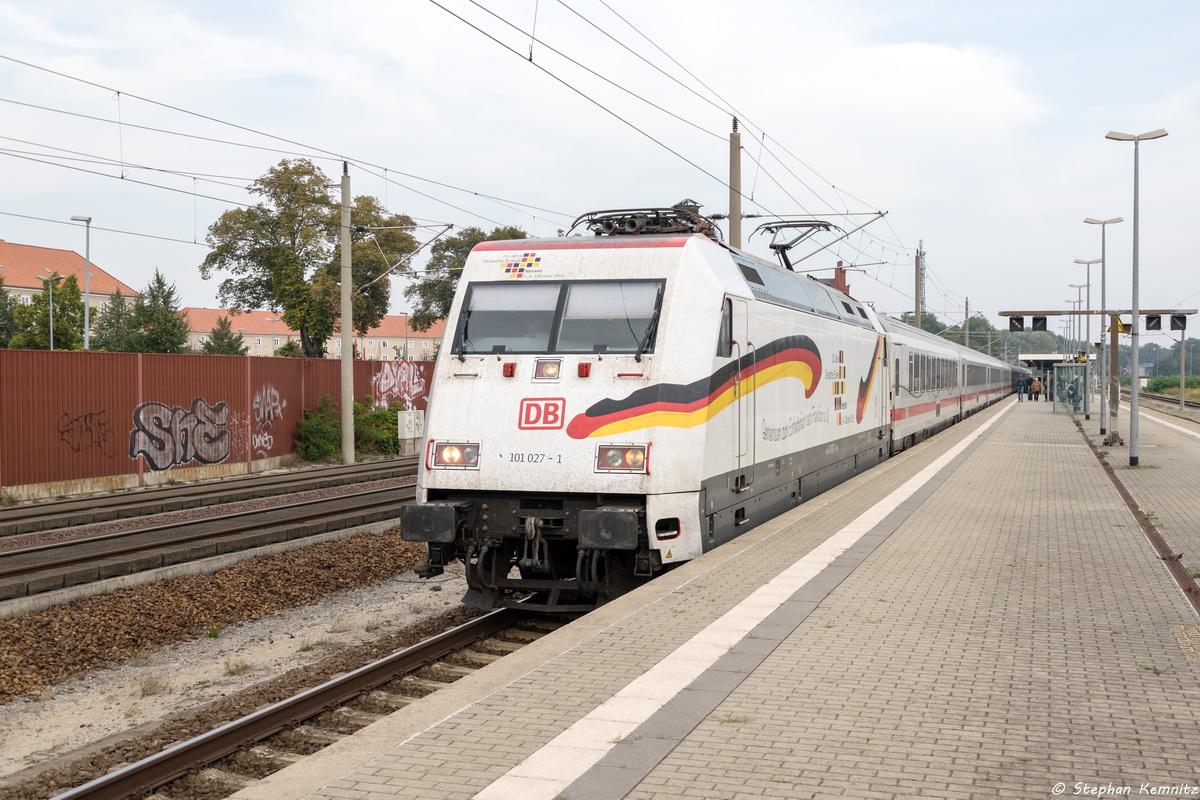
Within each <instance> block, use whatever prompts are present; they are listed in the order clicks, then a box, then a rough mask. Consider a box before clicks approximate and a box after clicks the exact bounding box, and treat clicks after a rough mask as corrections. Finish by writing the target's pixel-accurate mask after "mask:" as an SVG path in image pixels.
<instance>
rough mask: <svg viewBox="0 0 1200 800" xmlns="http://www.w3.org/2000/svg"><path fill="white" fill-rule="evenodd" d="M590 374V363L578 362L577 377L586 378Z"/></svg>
mask: <svg viewBox="0 0 1200 800" xmlns="http://www.w3.org/2000/svg"><path fill="white" fill-rule="evenodd" d="M591 374H592V363H591V362H590V361H580V362H579V377H581V378H586V377H588V376H590V375H591Z"/></svg>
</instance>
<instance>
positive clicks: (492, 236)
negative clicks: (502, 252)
mask: <svg viewBox="0 0 1200 800" xmlns="http://www.w3.org/2000/svg"><path fill="white" fill-rule="evenodd" d="M528 236H529V234H527V233H525V231H523V230H521V229H520V228H514V227H512V226H504V227H500V228H494V229H493V230H492V232H491V233H487V234H485V233H484V232H483V231H482V230H480V229H479V228H464V229H463V230H462V231H461V232H460V233H458V234H456V235H454V236H447V237H446V238H444V239H439V240H438V241H436V242H435V243H434V245H433V247H432V248H430V257H429V264H428V266H427V267H426V269H425V277H424V278H422V279H421V280H419V281H416V282H415V283H413V284H412V285H410V286H409V287H408V288H406V289H405V290H404V296H405V297H407V298H408V299H410V300H412V299H414V298H415V299H416V302H415V303H414V304H413V313H412V320H411V326H412V329H413V330H414V331H427V330H429V328H430V327H432V326H433V323H435V322H437V321H438V320H439V319H445V318H446V315H448V314H449V313H450V304H451V303H453V302H454V291H455V289H456V288H458V279H459V276H461V275H462V269H463V266H464V265H465V264H466V263H467V256H468V255H469V254H470V252H471V249H472V248H473V247H475V245H477V244H479V243H480V242H494V241H502V240H505V239H525V238H527V237H528Z"/></svg>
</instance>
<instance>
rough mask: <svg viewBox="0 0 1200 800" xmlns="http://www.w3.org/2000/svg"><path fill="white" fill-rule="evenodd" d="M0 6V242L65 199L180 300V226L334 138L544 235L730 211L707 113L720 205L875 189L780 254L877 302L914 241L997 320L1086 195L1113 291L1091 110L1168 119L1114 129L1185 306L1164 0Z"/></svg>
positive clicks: (46, 238)
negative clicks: (808, 253)
mask: <svg viewBox="0 0 1200 800" xmlns="http://www.w3.org/2000/svg"><path fill="white" fill-rule="evenodd" d="M0 19H3V20H4V25H3V26H0V57H2V58H0V137H2V138H0V239H4V240H7V241H9V242H18V243H22V244H33V245H40V246H45V247H53V248H64V249H72V250H76V251H78V252H80V253H82V252H83V249H84V230H83V228H82V226H80V225H79V224H78V223H71V222H69V219H70V217H71V216H72V215H88V216H91V217H93V220H94V222H93V228H92V243H91V251H92V257H93V259H94V260H95V262H96V263H97V264H99V265H100V266H101V267H103V268H104V269H106V270H108V271H109V272H112V273H113V274H114V275H116V276H117V277H119V278H121V279H122V280H124V281H125V282H126V283H128V284H130V285H131V286H133V287H134V288H137V289H141V288H143V287H144V286H145V285H146V283H147V281H148V280H149V279H150V277H151V276H152V275H153V271H154V270H155V269H156V268H157V269H159V270H161V271H162V272H163V273H164V274H166V275H167V277H168V279H170V280H172V281H174V282H175V283H176V285H177V287H178V288H179V290H180V294H181V296H182V299H183V302H184V304H185V305H197V306H208V307H216V305H217V301H216V281H204V280H201V279H200V278H199V275H198V273H197V266H198V265H199V263H200V262H201V261H202V259H203V258H204V255H205V253H206V252H207V249H206V248H205V247H204V245H203V242H204V237H205V234H206V231H207V228H208V226H209V225H210V224H212V222H213V221H214V220H215V219H216V218H217V217H218V216H219V215H220V214H221V212H223V211H225V210H227V209H229V208H232V207H235V205H236V204H237V203H244V202H247V201H248V195H247V194H246V192H245V191H244V187H245V186H246V185H247V184H249V183H250V182H251V181H252V180H254V179H255V178H257V177H259V176H261V175H262V174H263V173H264V172H265V171H266V170H267V169H269V168H270V167H271V166H273V165H275V164H277V163H278V162H279V161H280V160H281V159H283V158H288V157H300V156H303V157H308V158H312V159H313V160H315V161H316V162H317V163H318V164H319V165H320V166H321V168H322V169H323V170H324V171H325V172H326V174H328V175H329V176H330V177H331V179H335V180H336V178H337V176H338V175H339V174H340V172H341V161H342V159H343V158H345V159H348V160H349V161H350V165H351V166H350V173H351V178H352V181H353V191H354V193H355V194H372V195H375V196H377V197H379V198H380V199H381V200H383V201H384V202H385V203H386V205H387V207H388V208H389V209H391V210H393V211H396V212H402V213H406V214H409V215H410V216H412V217H414V218H417V219H419V220H420V221H421V222H424V223H429V224H434V223H448V224H453V225H455V226H459V227H462V226H469V225H475V226H479V227H483V228H485V229H490V228H492V227H494V226H496V225H518V226H520V227H522V228H524V229H525V230H527V231H529V232H530V233H531V234H534V235H538V236H554V235H556V233H557V231H558V230H560V229H562V228H566V227H569V225H570V223H571V221H572V220H573V219H574V218H575V217H576V216H577V215H579V214H581V213H583V212H586V211H589V210H597V209H611V208H628V207H646V206H666V205H671V204H673V203H675V202H676V201H678V200H680V199H682V198H684V197H690V198H694V199H695V200H697V201H699V202H701V203H702V204H703V205H704V207H705V211H707V212H709V213H719V212H724V211H726V210H728V209H727V206H728V189H727V188H726V187H725V185H724V183H723V181H724V180H725V179H726V178H727V174H728V151H729V148H728V144H727V135H728V131H729V129H730V120H731V117H732V116H734V115H735V114H736V116H738V117H739V118H740V120H741V127H742V131H743V139H742V142H743V146H744V154H743V161H742V171H743V191H744V192H745V194H747V195H748V196H750V197H752V200H750V201H747V202H746V203H745V207H744V209H743V210H744V211H746V212H754V213H762V214H782V215H797V216H817V217H820V218H822V219H828V220H829V221H831V222H833V223H834V224H837V225H840V226H841V227H843V228H846V229H849V228H852V227H854V226H855V225H858V224H860V223H861V222H862V221H863V220H865V219H866V218H865V217H843V216H839V215H840V214H842V213H845V212H850V213H861V212H870V211H886V212H887V216H886V217H885V218H884V219H883V220H881V221H878V222H875V223H873V224H872V225H870V226H868V227H867V228H866V229H864V230H863V231H862V232H861V233H859V234H855V235H853V236H851V237H850V238H849V239H848V240H846V241H845V242H844V243H842V244H840V245H838V246H836V247H833V248H830V249H829V250H827V251H825V252H824V253H822V254H820V255H817V256H814V257H812V258H810V259H808V260H807V261H806V262H804V266H807V267H810V268H812V269H827V268H829V267H830V266H832V265H833V263H835V262H836V261H837V260H839V259H840V260H842V261H843V262H845V263H846V264H853V265H862V266H861V270H862V271H861V272H855V273H852V275H851V278H850V284H851V292H852V294H854V295H855V296H856V297H858V298H859V299H862V300H866V301H871V302H873V303H874V304H875V305H876V307H878V308H880V309H882V310H886V311H893V312H900V311H903V310H909V309H911V308H912V304H913V300H912V295H913V268H912V264H913V257H914V253H915V251H916V249H917V247H918V243H919V242H923V243H924V244H923V246H924V249H925V251H926V253H927V257H926V263H927V266H928V269H929V275H928V277H927V284H926V288H927V298H926V307H927V308H928V309H929V310H931V311H933V312H934V313H936V314H938V315H939V316H941V317H943V318H944V319H947V320H948V321H954V320H958V319H961V317H962V314H963V307H964V303H965V301H966V299H967V298H969V301H970V308H971V311H972V312H976V311H980V312H983V313H985V314H986V315H988V317H989V318H990V319H991V320H992V322H993V323H994V324H996V325H997V326H1001V325H1003V324H1004V323H1002V321H1001V320H1000V318H999V317H997V316H996V312H997V311H1001V310H1016V309H1053V308H1065V307H1067V306H1068V304H1067V303H1066V302H1065V301H1066V300H1068V299H1072V300H1073V299H1074V298H1075V296H1076V294H1077V291H1076V290H1075V289H1072V288H1069V286H1068V284H1071V283H1076V284H1082V283H1084V282H1085V280H1086V278H1085V274H1086V273H1085V267H1082V266H1078V265H1076V264H1074V263H1073V261H1074V260H1075V259H1084V260H1087V259H1095V258H1099V257H1100V254H1101V253H1100V229H1099V228H1098V226H1091V225H1085V224H1084V223H1083V219H1084V218H1085V217H1097V218H1101V219H1107V218H1112V217H1118V216H1120V217H1124V218H1125V220H1126V221H1125V222H1124V223H1121V224H1117V225H1112V226H1109V227H1108V248H1107V256H1108V269H1107V273H1108V290H1109V292H1108V296H1109V306H1110V307H1113V306H1121V307H1128V306H1129V304H1130V303H1131V283H1132V281H1131V275H1132V273H1131V262H1132V232H1133V231H1132V215H1133V213H1132V212H1133V146H1132V144H1130V143H1119V142H1113V141H1108V140H1106V139H1105V138H1104V135H1105V133H1107V132H1108V131H1110V130H1117V131H1124V132H1128V133H1135V134H1138V133H1144V132H1148V131H1151V130H1154V129H1158V128H1165V129H1166V130H1167V131H1169V133H1170V135H1169V136H1168V137H1166V138H1164V139H1160V140H1155V141H1149V142H1143V143H1142V146H1141V182H1140V187H1141V229H1140V239H1141V258H1140V264H1141V270H1140V272H1141V305H1142V307H1143V308H1148V307H1162V308H1172V307H1184V308H1194V307H1197V306H1200V269H1197V261H1198V260H1200V246H1198V245H1197V244H1196V243H1195V242H1193V241H1191V239H1190V238H1189V236H1190V235H1191V233H1192V231H1193V230H1195V229H1196V228H1197V227H1200V207H1198V205H1200V204H1198V203H1197V200H1196V196H1197V187H1198V186H1200V124H1198V123H1200V59H1197V58H1196V56H1195V47H1196V45H1195V35H1196V33H1197V32H1198V31H1200V5H1198V4H1196V3H1194V2H1192V0H1168V1H1158V0H1147V2H1143V3H1138V4H1129V3H1118V2H1108V1H1107V0H1089V1H1088V2H1075V1H1074V0H1070V1H1068V0H1041V2H1025V0H1015V1H1010V2H1007V3H1003V4H1001V3H995V2H992V3H980V2H972V3H965V2H961V0H946V1H945V2H942V1H941V0H911V1H910V2H907V3H895V2H883V1H882V0H840V2H836V3H815V2H807V0H744V1H743V2H740V3H732V2H718V0H697V1H696V2H690V3H684V4H668V3H645V2H634V1H633V0H477V2H476V1H475V0H436V1H435V0H392V1H391V2H384V1H383V0H362V1H361V2H353V3H335V4H330V3H327V2H315V1H313V0H286V1H285V0H263V1H262V2H232V1H231V0H208V1H207V2H204V3H167V2H162V0H111V1H110V2H105V3H90V2H67V1H66V0H43V1H42V2H40V3H37V4H33V3H28V2H20V1H16V2H14V1H10V0H0ZM532 37H536V41H533V38H532ZM755 224H757V221H755V220H749V221H747V223H746V226H745V230H746V232H747V233H748V232H749V231H751V230H753V227H754V225H755ZM767 241H768V240H767V238H766V237H764V236H762V235H759V236H754V237H752V238H750V239H749V240H748V242H747V247H748V249H749V250H751V251H752V252H755V253H757V254H759V255H762V256H764V257H770V251H769V250H768V249H767V246H766V245H767ZM878 262H884V263H878ZM1093 272H1094V273H1097V274H1094V275H1093V276H1092V284H1093V287H1094V289H1093V298H1092V304H1093V307H1097V308H1098V307H1099V286H1100V276H1099V274H1098V272H1099V269H1098V267H1096V268H1093ZM819 274H821V275H827V274H828V273H827V272H823V273H819ZM405 309H406V304H405V301H404V299H403V297H401V296H400V294H399V292H396V297H395V299H394V301H393V311H394V312H397V313H399V312H402V311H404V310H405ZM1197 325H1200V323H1197ZM1193 327H1196V326H1193ZM1193 335H1195V334H1193Z"/></svg>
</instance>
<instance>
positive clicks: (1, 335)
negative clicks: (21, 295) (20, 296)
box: [0, 277, 19, 349]
mask: <svg viewBox="0 0 1200 800" xmlns="http://www.w3.org/2000/svg"><path fill="white" fill-rule="evenodd" d="M16 312H17V298H15V297H13V296H12V295H10V294H9V293H8V292H7V291H5V290H4V278H3V277H0V349H3V348H5V347H8V343H9V341H10V340H11V339H12V337H13V336H15V335H16V333H17V331H18V330H19V328H18V327H17V314H16Z"/></svg>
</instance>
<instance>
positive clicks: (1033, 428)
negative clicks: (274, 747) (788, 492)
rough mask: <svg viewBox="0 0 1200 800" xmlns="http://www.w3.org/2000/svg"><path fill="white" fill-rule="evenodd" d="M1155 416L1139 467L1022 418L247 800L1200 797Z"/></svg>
mask: <svg viewBox="0 0 1200 800" xmlns="http://www.w3.org/2000/svg"><path fill="white" fill-rule="evenodd" d="M1155 416H1156V415H1154V414H1152V413H1147V414H1146V416H1145V418H1144V419H1143V421H1142V424H1141V426H1140V458H1139V461H1140V465H1139V466H1138V467H1137V468H1129V467H1127V466H1125V464H1127V462H1128V456H1127V452H1126V449H1125V448H1114V449H1113V452H1111V453H1109V454H1108V455H1107V456H1104V454H1103V451H1101V452H1100V453H1099V454H1098V453H1097V451H1096V450H1094V449H1093V448H1092V447H1090V446H1089V442H1088V440H1089V439H1091V440H1092V441H1093V442H1094V443H1099V442H1100V436H1099V433H1098V419H1097V415H1093V417H1092V419H1091V420H1084V418H1083V417H1082V415H1080V416H1077V417H1073V416H1070V415H1064V414H1053V413H1052V411H1051V406H1050V404H1048V403H1044V402H1043V403H1033V402H1029V401H1026V402H1018V401H1017V399H1016V398H1015V397H1012V398H1009V399H1007V400H1005V401H1003V402H1001V403H999V404H997V405H996V406H993V407H992V408H991V409H988V410H987V411H984V412H982V413H980V414H977V415H975V416H973V417H971V418H970V419H968V420H967V421H965V422H963V423H962V424H959V425H956V426H954V427H952V428H950V429H948V430H946V431H944V432H942V433H940V434H939V435H937V436H935V437H933V438H932V439H930V440H928V441H926V442H924V443H922V444H920V445H918V446H917V447H914V448H912V449H910V450H908V451H906V452H904V453H901V454H899V455H898V456H896V457H894V458H892V459H890V460H889V461H887V462H885V463H884V464H882V465H880V466H878V467H876V468H874V469H872V470H870V471H868V472H867V473H865V474H863V475H860V476H858V477H856V478H855V479H853V480H851V481H848V482H847V483H845V484H843V485H841V486H839V487H837V488H835V489H833V490H831V491H830V492H827V493H825V494H824V495H821V496H820V497H817V498H815V499H814V500H812V501H810V502H809V503H806V504H805V505H803V506H801V507H799V508H797V509H794V510H793V511H791V512H789V513H787V514H785V515H783V516H781V517H779V518H777V519H776V520H774V521H772V522H770V523H767V524H765V525H763V526H760V527H759V528H756V529H754V530H752V531H750V532H748V533H747V534H746V535H744V536H742V537H741V538H739V539H738V540H736V541H734V542H732V543H730V544H728V545H725V546H723V547H721V548H718V549H717V550H715V551H713V552H711V553H708V554H706V555H705V556H704V557H702V558H700V559H697V560H696V561H693V562H691V563H688V564H686V565H684V566H682V567H681V568H679V569H676V570H674V571H672V572H670V573H668V574H666V575H664V576H663V577H661V578H659V579H657V580H655V581H654V582H652V583H651V584H649V585H647V586H645V587H642V588H641V589H639V590H637V591H635V592H633V593H631V594H629V595H626V596H624V597H622V598H619V599H618V600H616V601H614V602H613V603H610V604H609V605H606V606H604V607H602V608H601V609H599V610H597V611H595V612H593V613H592V614H589V615H587V616H586V617H584V618H582V619H580V620H579V621H577V622H575V623H573V624H571V625H569V626H566V627H564V628H562V629H560V630H558V631H556V632H555V633H553V634H550V635H548V636H546V637H545V638H543V639H541V640H539V641H537V642H535V643H533V644H531V645H529V646H527V647H525V648H524V649H522V650H520V651H518V652H517V653H515V654H513V655H512V656H508V657H505V658H504V659H501V660H500V661H498V662H496V663H495V664H493V665H491V666H489V667H487V668H485V669H483V670H480V671H479V672H477V673H475V674H473V675H471V676H469V677H466V678H463V679H461V680H460V681H458V682H456V683H455V684H453V685H452V686H450V687H449V688H448V689H445V690H442V691H439V692H437V693H435V694H433V695H430V696H429V697H426V698H424V699H422V700H421V701H419V702H417V703H414V704H413V705H411V706H409V707H408V708H406V709H404V710H402V711H399V712H397V713H395V714H393V715H391V716H389V717H387V718H385V719H384V720H381V721H379V722H376V723H374V724H372V725H370V726H368V727H367V728H365V729H363V730H362V731H360V732H359V733H357V734H355V735H354V736H352V737H349V738H348V739H346V740H344V741H342V742H340V743H338V744H335V745H333V746H331V747H329V748H327V749H326V750H324V751H322V752H321V753H319V754H317V755H315V756H313V757H310V758H307V759H305V760H304V761H302V762H300V763H298V764H296V765H293V766H292V767H288V768H287V769H285V770H283V771H281V772H279V773H276V774H275V775H274V776H272V777H270V778H268V779H266V780H264V781H262V782H261V783H259V784H256V785H254V786H252V787H249V788H247V789H244V790H242V791H241V792H239V793H238V794H237V795H235V798H237V800H281V798H296V799H297V800H298V799H299V798H311V799H312V800H318V799H319V800H335V799H336V800H383V798H422V799H423V800H429V799H430V798H447V799H448V798H475V797H477V798H481V799H482V800H606V799H608V798H613V799H615V798H632V799H635V800H665V799H666V798H684V797H686V798H719V799H721V800H725V799H727V798H840V797H853V798H913V797H920V798H989V799H991V798H1003V797H1013V798H1042V797H1047V798H1049V797H1058V796H1066V797H1076V796H1091V797H1097V796H1149V795H1169V796H1200V767H1198V766H1197V765H1198V764H1200V618H1198V617H1197V613H1196V611H1195V610H1194V608H1193V605H1192V603H1191V601H1190V600H1189V595H1188V593H1187V590H1186V587H1185V586H1181V585H1179V584H1177V583H1176V581H1175V580H1173V578H1172V576H1171V574H1170V573H1169V571H1168V568H1169V567H1170V566H1171V563H1169V562H1167V561H1164V560H1163V559H1162V558H1161V557H1160V554H1159V553H1158V552H1157V551H1156V550H1155V549H1154V547H1152V546H1151V544H1150V542H1149V541H1148V538H1147V536H1146V530H1145V529H1146V528H1147V527H1150V528H1156V529H1157V531H1158V532H1159V533H1160V534H1161V536H1162V537H1163V538H1164V539H1165V540H1166V542H1167V543H1169V546H1170V548H1172V549H1174V551H1175V552H1180V551H1182V552H1183V553H1184V555H1183V557H1182V558H1181V559H1178V560H1176V561H1175V562H1173V563H1174V564H1175V566H1176V569H1177V570H1178V567H1179V566H1180V565H1183V566H1184V568H1185V569H1187V565H1188V564H1192V565H1195V566H1193V567H1191V568H1190V570H1189V571H1188V573H1187V574H1188V575H1189V576H1190V572H1191V570H1196V569H1200V501H1198V499H1197V498H1198V496H1200V493H1198V491H1197V490H1198V489H1200V425H1196V424H1194V423H1190V422H1184V421H1180V420H1170V419H1167V418H1164V420H1165V422H1164V423H1159V422H1156V421H1154V417H1155ZM1127 420H1128V417H1127V408H1125V407H1123V408H1122V416H1121V418H1120V424H1121V425H1122V426H1124V425H1125V424H1126V423H1127ZM1121 429H1122V430H1124V429H1125V428H1124V427H1122V428H1121ZM1102 458H1106V459H1107V464H1108V465H1107V466H1106V464H1105V461H1104V460H1102ZM1110 474H1111V475H1112V476H1115V477H1116V478H1117V479H1118V480H1119V481H1120V482H1121V484H1123V485H1124V487H1125V488H1126V490H1127V492H1128V494H1129V495H1130V496H1131V497H1132V500H1133V501H1134V503H1135V504H1136V506H1139V507H1140V509H1141V510H1142V512H1143V513H1144V515H1145V516H1143V518H1142V521H1140V522H1139V520H1138V519H1137V518H1135V516H1134V514H1133V513H1132V512H1131V508H1130V507H1129V505H1127V500H1126V498H1125V497H1123V496H1122V495H1121V494H1120V493H1119V492H1118V490H1117V487H1116V486H1115V485H1114V483H1113V481H1112V479H1111V478H1110ZM1189 580H1190V577H1189Z"/></svg>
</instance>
